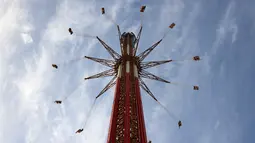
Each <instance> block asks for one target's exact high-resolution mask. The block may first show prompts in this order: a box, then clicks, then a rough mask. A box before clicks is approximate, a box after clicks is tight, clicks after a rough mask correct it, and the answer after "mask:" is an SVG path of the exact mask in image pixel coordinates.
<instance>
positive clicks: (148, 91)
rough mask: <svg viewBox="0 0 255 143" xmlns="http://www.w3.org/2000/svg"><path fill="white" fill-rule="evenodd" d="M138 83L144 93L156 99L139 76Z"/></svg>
mask: <svg viewBox="0 0 255 143" xmlns="http://www.w3.org/2000/svg"><path fill="white" fill-rule="evenodd" d="M139 84H140V86H141V88H142V89H143V90H144V91H145V92H146V93H148V94H149V95H150V96H151V97H152V98H153V99H154V100H156V101H158V100H157V98H156V97H155V96H154V95H153V94H152V92H151V91H150V89H149V88H148V87H147V85H146V84H145V83H144V81H143V80H142V79H141V78H140V79H139Z"/></svg>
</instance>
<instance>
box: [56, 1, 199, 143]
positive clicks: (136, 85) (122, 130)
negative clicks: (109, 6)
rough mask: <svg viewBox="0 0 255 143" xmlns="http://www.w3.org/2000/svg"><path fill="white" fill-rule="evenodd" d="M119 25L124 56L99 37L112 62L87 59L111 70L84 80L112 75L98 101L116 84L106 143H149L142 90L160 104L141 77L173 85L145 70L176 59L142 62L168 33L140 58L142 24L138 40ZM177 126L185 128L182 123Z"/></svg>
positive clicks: (59, 102) (142, 10)
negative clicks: (138, 52) (122, 31)
mask: <svg viewBox="0 0 255 143" xmlns="http://www.w3.org/2000/svg"><path fill="white" fill-rule="evenodd" d="M144 10H145V6H142V7H141V9H140V12H144ZM102 14H104V15H105V9H104V8H102ZM116 26H117V29H118V35H119V41H120V48H121V54H118V53H117V52H115V51H114V50H113V49H112V48H111V47H110V46H108V45H107V44H106V43H105V42H104V41H103V40H101V39H100V38H99V37H96V38H97V39H98V40H99V42H100V43H101V44H102V45H103V47H104V48H105V49H106V50H107V51H108V53H109V54H110V55H111V56H112V58H113V60H108V59H99V58H95V57H88V56H85V58H87V59H90V60H93V61H95V62H98V63H100V64H103V65H105V66H107V67H109V68H110V69H109V70H106V71H103V72H101V73H98V74H95V75H93V76H90V77H87V78H85V80H88V79H94V78H100V77H108V76H113V78H112V80H111V81H110V82H109V83H108V84H107V85H106V86H105V88H104V89H103V90H102V91H101V92H100V93H99V94H98V96H97V97H96V99H97V98H98V97H100V96H101V95H102V94H103V93H104V92H106V91H107V90H108V89H110V88H111V87H113V86H114V85H116V87H115V93H114V101H113V106H112V114H111V119H110V122H111V123H110V126H109V132H108V139H107V143H147V136H146V128H145V122H144V114H143V106H142V99H141V94H140V87H141V88H142V89H143V90H144V91H146V92H147V93H148V94H149V95H150V96H151V97H152V98H153V99H154V100H155V101H157V102H158V100H157V99H156V97H155V96H154V95H153V94H152V92H151V91H150V90H149V88H148V87H147V85H146V84H145V83H144V81H143V80H142V78H148V79H152V80H157V81H161V82H165V83H171V82H170V81H167V80H164V79H162V78H160V77H158V76H156V75H154V74H152V73H150V72H148V71H146V69H148V68H151V67H155V66H158V65H161V64H165V63H168V62H172V61H174V60H164V61H149V62H143V60H144V59H145V58H146V57H147V56H148V55H149V54H150V52H151V51H152V50H153V49H154V48H156V47H157V45H158V44H159V43H160V42H161V41H162V40H163V38H164V37H165V36H166V34H165V35H164V36H163V38H162V39H160V40H159V41H158V42H156V43H155V44H153V45H152V46H151V47H149V48H148V49H147V50H145V51H143V52H142V53H140V54H138V55H137V54H136V52H137V49H138V45H139V40H140V36H141V32H142V25H141V27H140V30H139V33H138V34H137V37H136V36H135V35H134V33H132V32H130V33H126V32H124V33H122V34H121V32H120V28H119V25H117V24H116ZM174 26H175V24H174V23H172V24H171V25H170V26H169V28H170V29H172V28H173V27H174ZM69 32H70V34H71V35H72V34H73V33H74V32H73V31H72V29H71V28H69ZM193 60H195V61H198V60H200V57H199V56H195V57H193ZM52 66H53V67H54V68H58V66H57V65H55V64H53V65H52ZM193 89H194V90H198V89H199V87H198V86H193ZM55 103H57V104H61V103H62V101H60V100H57V101H55ZM158 103H159V102H158ZM178 125H179V126H181V125H182V123H181V121H179V123H178ZM82 131H83V128H81V129H79V130H78V131H77V132H76V133H81V132H82Z"/></svg>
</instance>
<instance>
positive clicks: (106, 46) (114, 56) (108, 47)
mask: <svg viewBox="0 0 255 143" xmlns="http://www.w3.org/2000/svg"><path fill="white" fill-rule="evenodd" d="M97 39H98V40H99V42H100V43H101V44H102V45H103V46H104V47H105V49H106V50H107V51H108V53H109V54H110V55H111V56H112V57H113V58H114V59H115V60H117V59H119V58H120V57H121V56H120V55H119V54H118V53H117V52H115V51H114V50H113V49H112V48H111V47H110V46H108V45H107V44H106V43H105V42H104V41H103V40H101V39H100V38H99V37H97Z"/></svg>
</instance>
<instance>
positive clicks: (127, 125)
mask: <svg viewBox="0 0 255 143" xmlns="http://www.w3.org/2000/svg"><path fill="white" fill-rule="evenodd" d="M130 40H131V39H130V37H129V36H127V38H126V53H125V54H126V55H130V45H129V44H130ZM124 61H125V63H126V95H125V121H124V123H125V126H124V128H125V132H124V138H125V143H130V84H131V83H130V62H129V61H128V60H127V59H125V60H124Z"/></svg>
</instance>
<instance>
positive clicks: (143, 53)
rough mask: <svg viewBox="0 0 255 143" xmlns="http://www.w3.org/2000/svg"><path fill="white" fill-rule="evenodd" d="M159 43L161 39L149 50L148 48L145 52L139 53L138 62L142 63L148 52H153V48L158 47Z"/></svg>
mask: <svg viewBox="0 0 255 143" xmlns="http://www.w3.org/2000/svg"><path fill="white" fill-rule="evenodd" d="M161 41H162V39H161V40H159V41H158V42H157V43H155V44H153V45H152V46H151V47H150V48H148V49H147V50H145V51H144V52H142V53H140V54H139V55H138V57H139V60H140V61H143V60H144V59H145V58H146V57H147V56H148V55H149V54H150V52H151V51H152V50H154V48H156V47H157V46H158V44H159V43H160V42H161Z"/></svg>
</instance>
